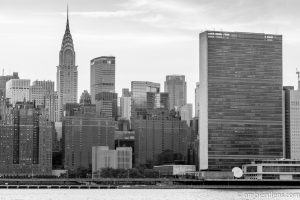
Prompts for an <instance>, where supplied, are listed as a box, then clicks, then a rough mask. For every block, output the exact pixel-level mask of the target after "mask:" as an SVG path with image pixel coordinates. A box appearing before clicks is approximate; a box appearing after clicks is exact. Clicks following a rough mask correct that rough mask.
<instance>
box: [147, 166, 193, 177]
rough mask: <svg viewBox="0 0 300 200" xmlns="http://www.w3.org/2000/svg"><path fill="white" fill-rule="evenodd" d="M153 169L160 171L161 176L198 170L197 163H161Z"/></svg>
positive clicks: (178, 174)
mask: <svg viewBox="0 0 300 200" xmlns="http://www.w3.org/2000/svg"><path fill="white" fill-rule="evenodd" d="M153 169H154V170H155V171H158V172H159V175H160V176H183V175H185V173H186V172H194V171H196V166H195V165H159V166H154V167H153Z"/></svg>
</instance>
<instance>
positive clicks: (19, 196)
mask: <svg viewBox="0 0 300 200" xmlns="http://www.w3.org/2000/svg"><path fill="white" fill-rule="evenodd" d="M79 199H80V200H98V199H99V200H150V199H151V200H190V199H191V200H201V199H203V200H227V199H228V200H248V199H259V200H264V199H269V200H271V199H272V200H273V199H275V200H277V199H278V200H291V199H300V190H297V189H295V190H256V189H255V190H254V189H253V190H251V189H250V190H233V189H228V190H224V189H91V190H89V189H82V190H79V189H1V190H0V200H79Z"/></svg>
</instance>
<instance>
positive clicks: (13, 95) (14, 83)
mask: <svg viewBox="0 0 300 200" xmlns="http://www.w3.org/2000/svg"><path fill="white" fill-rule="evenodd" d="M29 88H30V80H29V79H11V80H9V81H8V82H7V83H6V97H7V98H9V102H10V103H11V104H12V105H13V106H14V105H15V104H16V102H20V101H22V102H23V101H24V100H25V101H29Z"/></svg>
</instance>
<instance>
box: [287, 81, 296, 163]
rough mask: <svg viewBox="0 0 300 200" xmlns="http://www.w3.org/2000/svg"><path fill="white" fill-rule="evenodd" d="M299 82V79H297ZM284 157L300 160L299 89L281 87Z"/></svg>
mask: <svg viewBox="0 0 300 200" xmlns="http://www.w3.org/2000/svg"><path fill="white" fill-rule="evenodd" d="M299 83H300V81H299ZM283 100H284V103H283V105H284V112H283V114H284V116H283V117H284V118H285V120H284V124H285V126H284V128H285V130H284V139H285V144H284V148H285V149H284V153H285V155H284V156H285V158H287V159H295V160H300V90H299V88H298V90H294V87H292V86H285V87H283Z"/></svg>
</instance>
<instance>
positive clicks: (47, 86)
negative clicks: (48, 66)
mask: <svg viewBox="0 0 300 200" xmlns="http://www.w3.org/2000/svg"><path fill="white" fill-rule="evenodd" d="M53 93H54V82H53V81H34V82H33V83H32V86H30V88H29V100H30V101H31V102H35V105H37V106H44V105H45V97H46V95H48V94H53Z"/></svg>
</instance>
